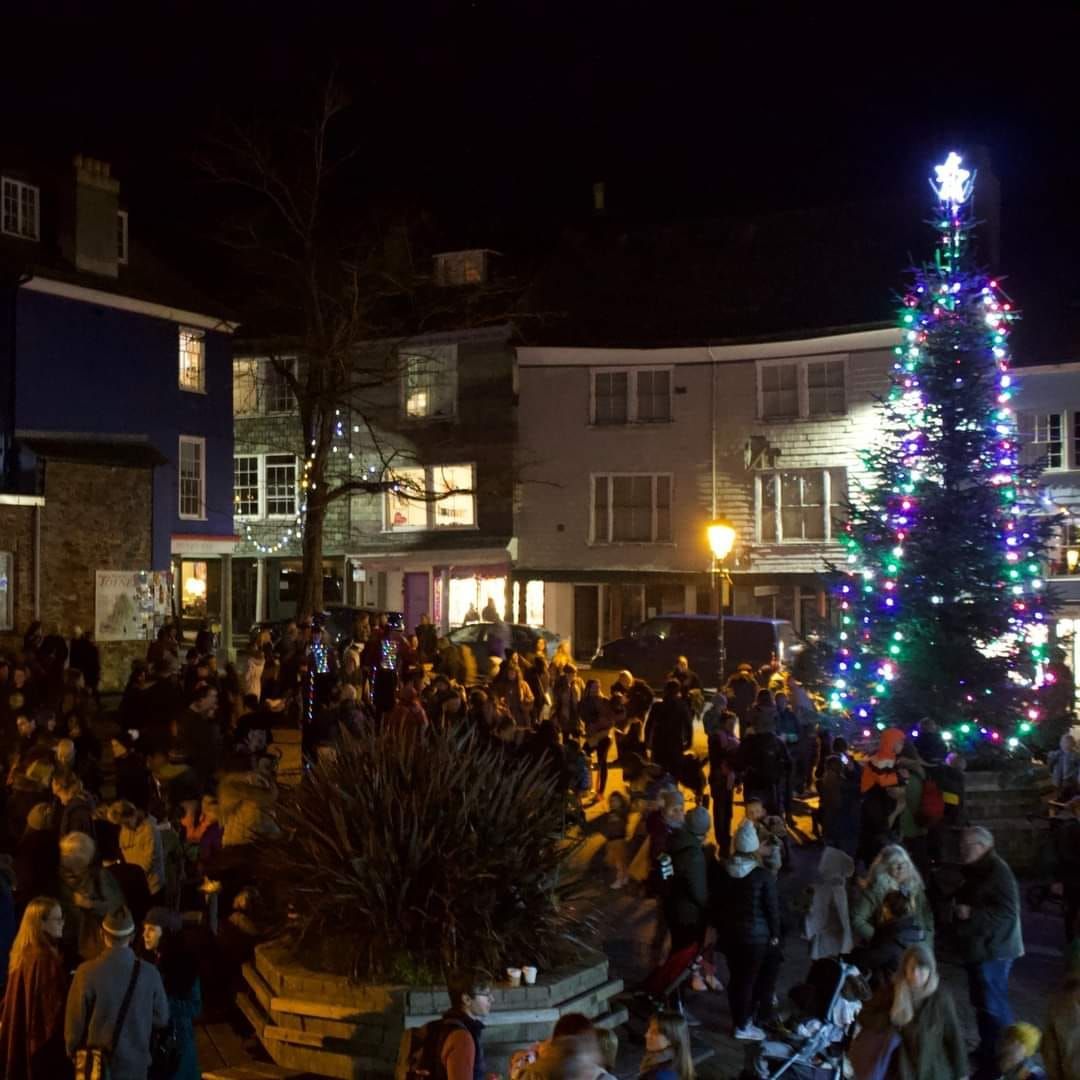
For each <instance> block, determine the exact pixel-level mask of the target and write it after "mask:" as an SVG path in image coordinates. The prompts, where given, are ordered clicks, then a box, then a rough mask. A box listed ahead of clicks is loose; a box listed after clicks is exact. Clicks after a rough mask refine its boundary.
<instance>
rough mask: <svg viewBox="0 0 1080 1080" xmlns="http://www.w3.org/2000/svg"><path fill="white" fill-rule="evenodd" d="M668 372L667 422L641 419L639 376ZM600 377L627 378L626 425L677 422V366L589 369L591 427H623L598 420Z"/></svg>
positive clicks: (655, 365)
mask: <svg viewBox="0 0 1080 1080" xmlns="http://www.w3.org/2000/svg"><path fill="white" fill-rule="evenodd" d="M657 372H667V377H668V414H667V419H666V420H653V419H651V418H646V419H641V418H639V416H638V401H639V398H638V376H639V375H643V374H655V373H657ZM598 375H625V376H626V423H627V424H671V423H673V422H674V420H675V401H674V398H675V365H674V364H650V365H649V366H648V367H595V368H590V369H589V426H590V427H598V428H618V427H623V426H624V425H623V424H621V423H612V422H609V421H598V420H597V419H596V377H597V376H598Z"/></svg>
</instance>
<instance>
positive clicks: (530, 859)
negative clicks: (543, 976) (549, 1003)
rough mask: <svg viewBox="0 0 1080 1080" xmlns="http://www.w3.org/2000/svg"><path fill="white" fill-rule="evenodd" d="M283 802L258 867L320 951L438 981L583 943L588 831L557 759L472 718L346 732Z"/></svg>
mask: <svg viewBox="0 0 1080 1080" xmlns="http://www.w3.org/2000/svg"><path fill="white" fill-rule="evenodd" d="M276 817H277V821H278V824H279V825H280V826H281V828H282V831H283V835H282V837H281V838H279V839H277V840H275V841H268V842H265V843H264V844H263V845H262V846H261V850H260V851H259V858H258V863H259V865H258V873H259V876H260V878H261V879H262V880H263V881H264V883H265V885H266V887H267V888H268V890H270V891H271V892H272V893H273V894H274V895H276V896H277V897H278V899H279V900H280V901H281V902H282V904H283V906H284V907H286V908H287V909H288V911H289V916H290V918H289V923H288V925H289V934H290V936H291V937H292V938H293V940H294V941H295V943H296V944H297V945H298V946H299V947H300V948H301V949H302V950H303V955H305V956H306V957H308V958H309V959H314V961H315V962H316V963H318V964H319V965H320V966H327V967H330V968H332V969H334V970H338V971H347V972H348V973H350V974H351V975H352V976H353V977H354V978H359V979H364V978H390V979H392V980H395V981H397V980H401V981H411V982H427V981H433V980H436V979H438V978H439V977H440V975H441V974H442V973H444V972H446V971H448V970H450V969H453V968H455V967H459V966H462V965H473V966H479V967H481V968H485V969H487V970H488V971H489V972H496V971H499V970H502V969H503V968H504V967H505V966H506V965H507V964H511V963H521V962H526V963H533V962H535V963H538V964H541V965H543V966H551V965H553V964H555V963H558V962H559V961H560V960H561V959H564V958H569V955H570V953H571V952H572V951H573V950H574V949H575V948H576V947H577V935H578V933H579V932H580V931H581V930H582V928H583V924H582V920H581V919H580V918H579V916H578V915H577V914H576V909H577V906H578V905H577V904H576V903H575V902H574V901H575V898H576V889H577V886H576V885H575V884H574V882H573V880H572V879H571V876H570V875H569V874H568V873H567V870H568V867H567V861H568V859H569V858H570V856H571V855H572V854H573V852H574V850H575V849H576V846H577V845H576V843H575V842H573V841H568V840H567V839H566V837H565V835H564V817H565V802H564V799H563V795H562V792H561V791H560V787H559V782H558V780H557V779H556V778H555V777H553V775H552V770H551V769H550V767H549V766H548V764H547V763H546V761H535V760H533V759H528V758H526V759H521V760H513V761H510V762H508V761H507V758H506V757H505V756H504V755H503V754H502V753H500V751H499V750H498V749H497V748H496V747H494V746H492V745H490V743H488V742H487V741H486V740H483V739H480V738H478V737H477V736H476V735H474V734H471V733H461V732H458V733H450V734H443V733H438V732H432V731H421V732H402V731H400V730H395V731H378V730H376V729H375V728H374V727H371V728H368V729H366V730H364V731H363V732H361V734H360V735H359V737H352V736H348V735H346V736H343V739H342V742H341V744H340V745H339V746H338V748H337V752H336V754H334V755H332V756H329V757H328V758H327V759H326V760H323V761H321V762H320V763H319V764H318V765H316V766H315V767H314V768H313V769H312V770H311V771H310V772H309V773H308V775H307V776H306V777H305V779H304V780H303V781H302V782H301V783H300V784H298V785H297V786H296V787H294V788H292V789H290V790H288V791H286V792H284V793H283V795H282V797H281V799H280V801H279V804H278V807H277V812H276Z"/></svg>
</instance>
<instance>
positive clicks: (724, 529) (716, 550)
mask: <svg viewBox="0 0 1080 1080" xmlns="http://www.w3.org/2000/svg"><path fill="white" fill-rule="evenodd" d="M706 533H707V534H708V537H709V547H710V548H711V549H712V553H713V557H714V558H715V559H717V560H718V561H720V562H723V561H724V559H726V558H727V557H728V555H729V554H730V553H731V549H732V548H733V547H734V546H735V526H734V525H732V524H731V522H729V521H724V519H723V518H720V519H719V520H717V521H710V522H709V525H708V528H707V529H706Z"/></svg>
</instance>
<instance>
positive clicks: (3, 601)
mask: <svg viewBox="0 0 1080 1080" xmlns="http://www.w3.org/2000/svg"><path fill="white" fill-rule="evenodd" d="M14 563H15V557H14V556H13V555H12V553H11V552H10V551H0V630H14V629H15V618H14V608H15V583H14V581H13V580H12V577H13V574H12V569H13V566H14Z"/></svg>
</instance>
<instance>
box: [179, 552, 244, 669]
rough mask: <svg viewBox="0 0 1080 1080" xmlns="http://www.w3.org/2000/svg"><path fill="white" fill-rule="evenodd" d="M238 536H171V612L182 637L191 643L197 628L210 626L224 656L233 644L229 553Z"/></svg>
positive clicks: (201, 628)
mask: <svg viewBox="0 0 1080 1080" xmlns="http://www.w3.org/2000/svg"><path fill="white" fill-rule="evenodd" d="M238 539H239V537H235V536H229V537H215V536H197V535H190V536H178V535H175V534H174V535H173V537H172V545H171V546H172V559H171V564H172V565H171V570H172V580H173V583H174V588H173V605H174V613H175V616H176V618H177V620H178V622H179V624H180V631H181V640H182V641H183V642H187V643H192V642H194V640H195V636H196V635H197V634H198V633H199V631H200V630H209V631H210V632H211V633H212V634H213V635H214V642H215V644H216V647H217V649H218V650H219V651H221V652H222V653H223V654H224V655H225V656H229V655H231V650H232V647H233V640H232V639H233V619H232V605H231V604H229V603H226V602H225V601H226V598H228V597H229V596H230V595H231V593H232V569H233V566H232V553H233V549H234V548H235V546H236V542H237V540H238Z"/></svg>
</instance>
